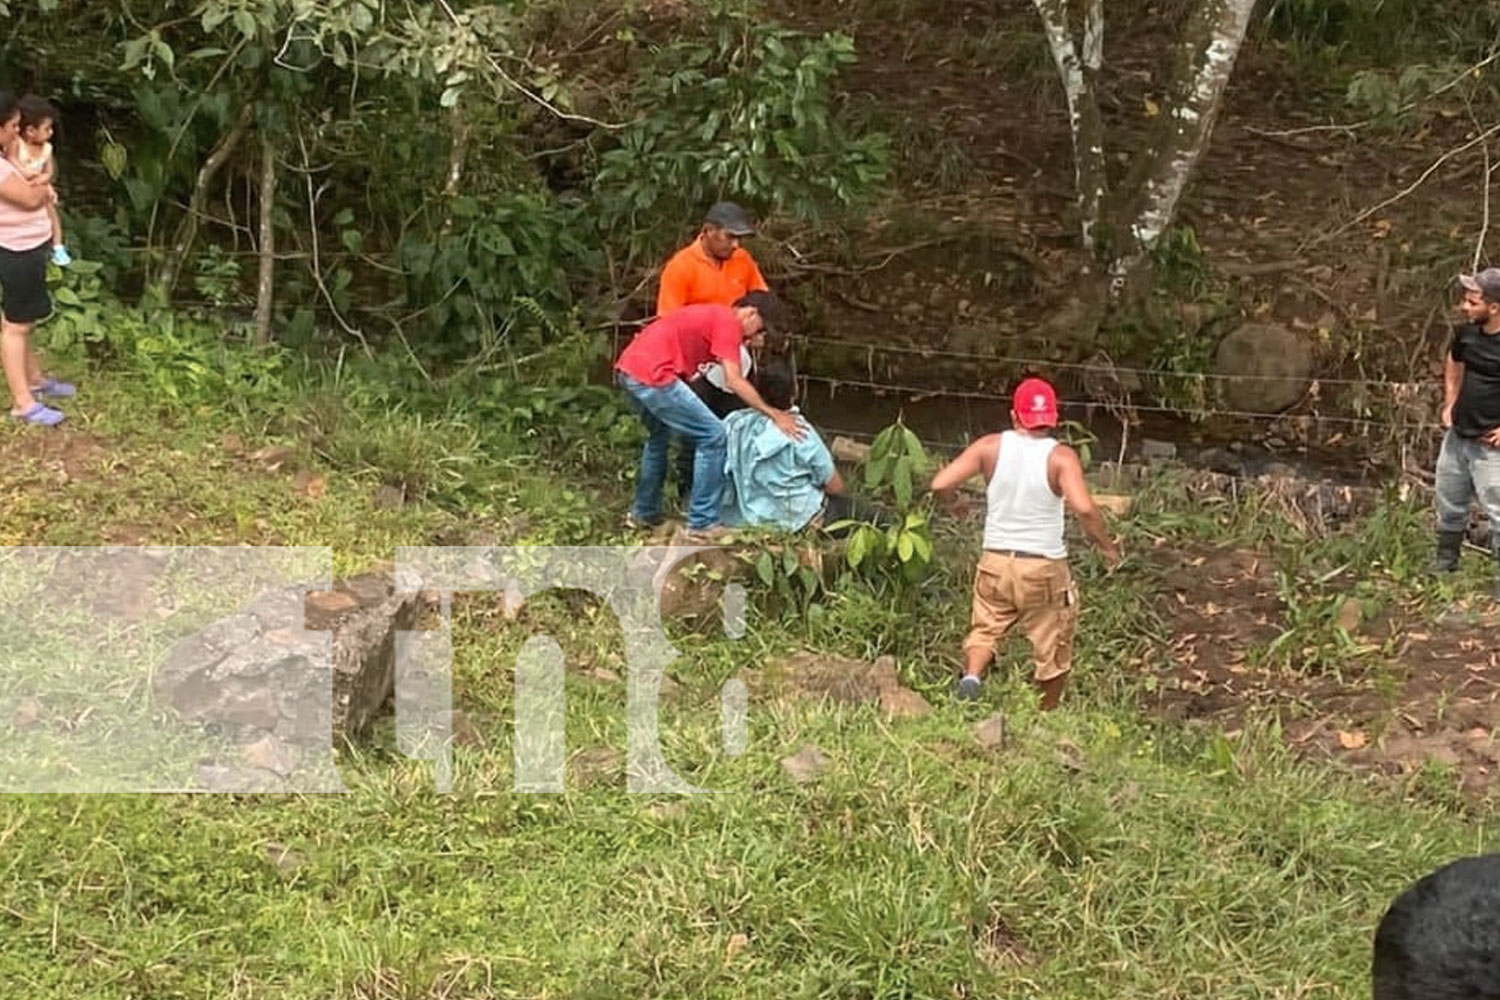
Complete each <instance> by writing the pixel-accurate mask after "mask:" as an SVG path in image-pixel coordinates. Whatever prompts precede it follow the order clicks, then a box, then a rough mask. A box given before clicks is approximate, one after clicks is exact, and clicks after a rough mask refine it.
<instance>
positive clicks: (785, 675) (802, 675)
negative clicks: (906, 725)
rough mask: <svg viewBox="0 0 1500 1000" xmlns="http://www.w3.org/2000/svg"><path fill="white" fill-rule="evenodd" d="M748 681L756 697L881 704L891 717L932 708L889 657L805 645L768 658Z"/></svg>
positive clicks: (914, 714)
mask: <svg viewBox="0 0 1500 1000" xmlns="http://www.w3.org/2000/svg"><path fill="white" fill-rule="evenodd" d="M745 681H746V687H747V688H748V690H749V691H750V693H751V695H752V697H754V698H756V699H757V700H778V699H779V700H782V701H784V702H785V701H805V702H813V703H823V704H828V703H832V704H835V705H879V706H880V710H881V712H882V713H884V714H885V716H886V717H887V718H890V719H909V718H921V717H923V716H926V715H927V714H929V713H930V712H931V711H932V706H931V705H929V704H928V703H927V700H926V699H925V698H923V697H922V696H921V695H920V694H918V693H917V692H915V691H913V690H911V689H910V688H908V687H906V686H905V685H904V684H903V683H902V682H901V677H900V674H899V673H898V672H897V670H896V660H895V658H894V657H890V656H882V657H881V658H880V659H878V660H876V661H875V662H874V663H868V662H866V661H864V660H852V659H849V658H847V657H843V656H834V655H830V654H822V653H813V652H809V651H806V650H804V651H802V652H799V653H796V654H794V655H793V656H790V657H788V658H786V659H784V660H779V661H776V662H772V663H768V664H767V665H766V668H765V670H763V671H755V672H752V673H750V674H748V675H747V676H746V678H745Z"/></svg>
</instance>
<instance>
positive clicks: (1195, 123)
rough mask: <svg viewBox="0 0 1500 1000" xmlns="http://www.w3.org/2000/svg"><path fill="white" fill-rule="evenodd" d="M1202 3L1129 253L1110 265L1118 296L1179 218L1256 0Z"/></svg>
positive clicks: (1136, 217) (1207, 0)
mask: <svg viewBox="0 0 1500 1000" xmlns="http://www.w3.org/2000/svg"><path fill="white" fill-rule="evenodd" d="M1200 2H1201V3H1202V7H1201V8H1200V9H1199V11H1198V14H1197V16H1196V17H1195V18H1194V19H1193V22H1192V25H1191V27H1190V28H1189V30H1188V33H1187V38H1186V41H1185V42H1184V48H1185V50H1186V51H1185V53H1184V55H1185V61H1186V63H1187V65H1188V66H1189V67H1190V72H1188V73H1187V74H1185V76H1184V79H1183V81H1182V83H1181V84H1180V85H1179V87H1178V90H1177V93H1176V94H1175V95H1174V99H1173V100H1172V101H1171V105H1170V107H1168V108H1165V109H1163V113H1164V114H1166V115H1168V116H1169V117H1168V121H1167V127H1168V130H1167V131H1166V132H1165V134H1164V135H1163V136H1162V137H1161V138H1160V139H1159V140H1158V143H1157V145H1156V148H1155V149H1154V150H1153V151H1152V152H1151V154H1150V155H1151V163H1150V166H1149V169H1148V171H1147V173H1146V175H1145V184H1144V188H1143V190H1142V196H1141V198H1140V199H1139V201H1138V202H1137V205H1138V206H1139V207H1138V208H1137V210H1136V212H1135V213H1134V218H1133V220H1128V222H1129V230H1130V237H1131V238H1130V240H1129V241H1128V243H1127V249H1126V252H1125V253H1123V254H1122V255H1121V256H1120V257H1119V258H1118V259H1117V260H1116V261H1115V262H1114V265H1113V266H1112V267H1111V269H1110V278H1111V281H1110V291H1111V293H1112V294H1113V295H1116V296H1118V295H1119V294H1120V293H1121V292H1122V291H1123V290H1124V289H1125V287H1126V285H1127V284H1128V283H1129V281H1130V279H1131V277H1132V276H1133V275H1134V274H1135V273H1136V272H1137V271H1138V269H1139V268H1140V267H1141V265H1142V263H1143V262H1144V260H1145V258H1146V255H1147V254H1148V253H1149V252H1150V251H1151V249H1152V248H1153V247H1154V246H1155V245H1156V243H1157V241H1158V240H1159V239H1160V238H1161V236H1162V234H1163V233H1164V232H1166V230H1167V229H1168V228H1169V227H1170V226H1171V225H1172V222H1173V220H1174V219H1175V218H1176V215H1177V205H1178V202H1179V201H1180V200H1181V198H1182V192H1183V190H1184V189H1185V188H1186V187H1187V182H1188V180H1189V178H1190V177H1191V176H1192V174H1193V170H1194V169H1195V168H1196V167H1197V166H1198V162H1199V160H1201V159H1202V157H1203V153H1204V150H1206V149H1207V147H1208V139H1209V136H1210V134H1211V133H1212V132H1213V127H1214V122H1215V120H1216V119H1217V117H1218V114H1219V108H1220V106H1221V105H1222V103H1223V100H1224V92H1225V90H1226V89H1227V88H1228V85H1229V79H1230V77H1231V76H1232V75H1233V74H1234V64H1235V60H1236V58H1237V57H1238V56H1239V52H1240V46H1241V45H1242V43H1243V42H1244V40H1245V32H1246V30H1247V29H1248V28H1249V25H1250V15H1251V13H1252V12H1253V11H1254V9H1255V4H1256V0H1200Z"/></svg>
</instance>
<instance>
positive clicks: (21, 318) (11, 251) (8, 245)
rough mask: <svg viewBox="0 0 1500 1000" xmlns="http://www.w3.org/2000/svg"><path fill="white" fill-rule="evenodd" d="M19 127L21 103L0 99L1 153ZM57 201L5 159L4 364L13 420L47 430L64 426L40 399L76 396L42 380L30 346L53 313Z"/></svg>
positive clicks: (1, 185) (1, 180)
mask: <svg viewBox="0 0 1500 1000" xmlns="http://www.w3.org/2000/svg"><path fill="white" fill-rule="evenodd" d="M20 127H21V109H20V104H19V102H18V101H16V99H15V98H14V97H12V96H10V95H9V94H0V150H7V151H8V150H11V149H13V148H14V147H15V144H16V140H17V138H18V136H19V130H20ZM56 201H57V192H56V191H54V190H53V188H52V185H51V184H50V183H33V182H32V181H31V180H30V179H29V178H28V177H27V176H26V175H25V174H23V173H22V171H21V169H20V168H19V167H18V166H17V164H16V163H14V162H13V161H12V160H11V159H10V158H8V157H7V158H5V159H0V295H3V297H4V308H3V314H0V362H3V364H4V368H5V381H6V383H7V384H8V385H9V387H10V398H11V408H10V413H11V416H12V417H13V418H15V419H17V420H24V421H26V422H27V423H32V424H40V425H42V426H44V427H54V426H56V425H57V424H59V423H61V422H62V420H63V414H62V412H61V411H59V410H55V409H53V408H52V407H50V406H46V405H45V404H43V403H41V402H40V401H39V400H38V399H37V397H38V396H71V395H73V391H74V390H73V387H72V386H71V385H68V384H67V383H66V382H57V381H54V380H52V379H50V378H47V377H45V376H44V375H43V374H42V368H41V364H40V363H39V362H38V360H37V356H36V351H35V350H34V349H33V348H32V346H31V333H32V330H33V329H34V328H35V327H36V324H37V321H38V320H41V319H45V318H46V317H47V316H48V315H50V314H51V312H52V298H51V296H50V295H49V294H48V292H47V261H48V260H49V258H50V257H51V255H52V252H53V251H52V247H53V220H52V214H51V212H50V211H49V209H50V207H51V206H52V205H53V204H55V203H56Z"/></svg>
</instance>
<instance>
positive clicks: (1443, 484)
mask: <svg viewBox="0 0 1500 1000" xmlns="http://www.w3.org/2000/svg"><path fill="white" fill-rule="evenodd" d="M1476 494H1477V495H1478V497H1479V503H1480V505H1481V506H1483V507H1484V512H1485V513H1486V514H1487V515H1489V519H1490V524H1491V525H1493V526H1500V448H1491V447H1490V446H1489V445H1487V444H1485V443H1484V442H1483V441H1477V440H1471V439H1469V438H1461V437H1459V436H1458V435H1457V434H1456V433H1454V431H1453V430H1451V429H1450V430H1449V431H1448V433H1447V434H1446V435H1444V437H1443V449H1442V451H1441V452H1440V453H1439V454H1438V460H1437V526H1438V530H1439V531H1463V530H1464V529H1465V528H1467V527H1468V526H1469V503H1470V501H1471V500H1473V498H1474V497H1475V495H1476ZM1493 545H1494V546H1495V548H1496V550H1497V551H1500V535H1496V536H1495V541H1494V542H1493Z"/></svg>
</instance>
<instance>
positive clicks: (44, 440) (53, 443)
mask: <svg viewBox="0 0 1500 1000" xmlns="http://www.w3.org/2000/svg"><path fill="white" fill-rule="evenodd" d="M107 454H108V450H107V449H106V448H105V446H104V443H103V442H102V441H100V440H99V439H98V438H96V437H94V436H93V435H92V434H85V433H82V432H78V431H71V430H65V429H62V428H56V429H48V430H46V431H45V432H40V430H39V428H34V427H16V428H11V429H10V431H9V433H5V434H0V463H4V465H5V467H6V468H8V469H16V468H18V467H19V468H30V469H35V470H37V471H39V472H41V473H42V474H43V477H44V479H45V481H46V482H48V483H51V484H60V483H70V482H73V481H74V480H78V479H84V478H86V477H88V475H89V474H90V473H92V472H95V471H97V470H98V468H99V466H100V464H101V463H102V462H103V460H104V458H105V456H106V455H107Z"/></svg>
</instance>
